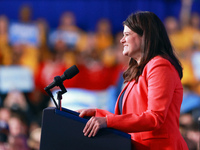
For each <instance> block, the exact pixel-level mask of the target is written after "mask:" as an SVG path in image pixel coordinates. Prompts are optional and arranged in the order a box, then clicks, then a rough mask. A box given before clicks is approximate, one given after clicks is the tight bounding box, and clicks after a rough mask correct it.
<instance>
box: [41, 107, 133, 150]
mask: <svg viewBox="0 0 200 150" xmlns="http://www.w3.org/2000/svg"><path fill="white" fill-rule="evenodd" d="M87 121H88V118H80V117H79V113H77V112H74V111H72V110H69V109H64V108H62V111H60V110H58V109H57V108H46V109H44V110H43V119H42V133H41V143H40V150H85V149H86V150H131V136H130V135H129V134H127V133H124V132H121V131H119V130H115V129H111V128H104V129H100V130H99V132H98V133H97V135H96V136H95V137H91V138H88V137H85V136H84V134H83V128H84V126H85V124H86V123H87Z"/></svg>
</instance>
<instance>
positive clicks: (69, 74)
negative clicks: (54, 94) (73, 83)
mask: <svg viewBox="0 0 200 150" xmlns="http://www.w3.org/2000/svg"><path fill="white" fill-rule="evenodd" d="M78 73H79V70H78V68H77V67H76V65H73V66H72V67H70V68H69V69H67V70H66V71H65V72H64V73H63V75H61V76H56V77H55V78H54V81H53V82H52V83H51V84H49V85H48V86H47V87H45V88H44V90H45V91H48V90H50V89H52V88H53V87H55V86H59V85H61V84H62V82H63V81H64V80H66V79H71V78H73V77H74V76H75V75H77V74H78Z"/></svg>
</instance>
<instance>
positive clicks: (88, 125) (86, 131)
mask: <svg viewBox="0 0 200 150" xmlns="http://www.w3.org/2000/svg"><path fill="white" fill-rule="evenodd" d="M93 126H94V117H92V118H90V120H89V121H88V122H87V123H86V125H85V128H84V129H83V133H84V135H85V136H87V135H88V134H89V133H90V132H91V130H92V129H93Z"/></svg>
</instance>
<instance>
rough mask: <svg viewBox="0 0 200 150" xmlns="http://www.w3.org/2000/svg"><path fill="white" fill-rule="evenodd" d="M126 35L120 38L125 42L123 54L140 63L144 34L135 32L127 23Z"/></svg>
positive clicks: (125, 27)
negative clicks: (140, 34)
mask: <svg viewBox="0 0 200 150" xmlns="http://www.w3.org/2000/svg"><path fill="white" fill-rule="evenodd" d="M123 34H124V36H123V37H122V39H121V40H120V42H121V43H122V44H123V46H124V49H123V55H124V56H129V57H131V58H133V59H135V60H136V61H137V62H138V63H139V61H140V59H141V53H142V52H141V47H142V36H139V35H138V34H137V33H135V32H133V31H132V30H131V29H130V28H129V27H127V26H126V25H125V26H124V32H123Z"/></svg>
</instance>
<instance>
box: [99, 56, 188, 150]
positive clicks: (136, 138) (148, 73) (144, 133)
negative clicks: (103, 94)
mask: <svg viewBox="0 0 200 150" xmlns="http://www.w3.org/2000/svg"><path fill="white" fill-rule="evenodd" d="M125 89H126V91H125V94H124V97H123V105H122V109H123V111H122V114H120V112H119V105H118V104H119V98H118V100H117V103H116V107H115V114H112V113H110V112H108V111H105V110H101V109H96V116H101V117H103V116H106V117H107V127H109V128H115V129H118V130H121V131H124V132H127V133H129V134H130V135H131V138H132V143H133V149H136V150H146V149H151V150H187V149H188V148H187V144H186V142H185V141H184V139H183V138H182V136H181V134H180V132H179V115H180V107H181V103H182V98H183V87H182V84H181V81H180V78H179V75H178V72H177V71H176V69H175V68H174V66H173V65H172V64H171V63H170V62H169V61H168V60H166V59H164V58H162V57H160V56H156V57H154V58H153V59H152V60H150V61H149V62H148V63H147V65H146V66H145V68H144V70H143V73H142V75H141V76H140V77H139V80H138V83H135V81H134V80H133V81H131V82H129V83H128V84H127V85H126V86H125V88H124V89H123V90H122V92H123V91H124V90H125ZM122 92H121V94H122ZM121 94H120V95H119V97H120V96H121Z"/></svg>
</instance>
